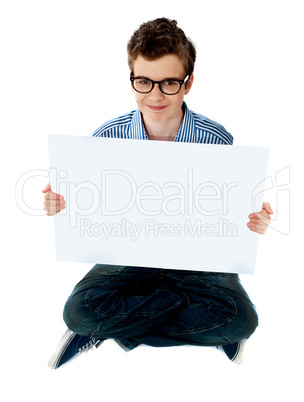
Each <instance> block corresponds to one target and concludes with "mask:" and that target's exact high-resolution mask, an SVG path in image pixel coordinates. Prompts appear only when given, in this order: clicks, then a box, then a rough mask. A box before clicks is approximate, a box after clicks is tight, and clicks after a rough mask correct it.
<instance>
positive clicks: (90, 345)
mask: <svg viewBox="0 0 304 402" xmlns="http://www.w3.org/2000/svg"><path fill="white" fill-rule="evenodd" d="M95 345H96V339H95V338H92V339H91V340H90V342H87V343H86V344H85V345H83V346H82V348H79V349H78V352H77V353H82V352H87V351H88V350H90V349H92V348H94V347H95Z"/></svg>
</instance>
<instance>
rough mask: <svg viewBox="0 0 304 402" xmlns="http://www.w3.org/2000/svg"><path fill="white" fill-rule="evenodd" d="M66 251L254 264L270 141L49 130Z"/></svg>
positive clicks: (125, 259)
mask: <svg viewBox="0 0 304 402" xmlns="http://www.w3.org/2000/svg"><path fill="white" fill-rule="evenodd" d="M49 154H50V181H51V186H52V190H53V191H54V192H56V193H59V194H61V195H63V196H64V197H65V200H66V209H65V210H63V211H62V212H60V213H59V214H57V215H56V216H55V218H54V219H55V239H56V253H57V259H58V260H61V261H75V262H90V263H93V264H95V263H101V264H113V265H126V266H129V265H131V266H141V267H157V268H171V269H184V270H202V271H213V272H232V273H253V272H254V267H255V261H256V253H257V245H258V237H259V235H258V234H257V233H254V232H252V231H250V230H249V228H248V227H247V225H246V224H247V222H248V221H249V219H248V215H249V214H250V213H252V212H256V211H259V210H261V209H262V201H263V199H262V195H263V194H262V192H263V181H264V179H265V175H266V167H267V158H268V149H267V148H256V147H240V146H225V145H208V144H193V143H181V142H165V141H144V140H126V139H109V138H95V137H82V136H63V135H49Z"/></svg>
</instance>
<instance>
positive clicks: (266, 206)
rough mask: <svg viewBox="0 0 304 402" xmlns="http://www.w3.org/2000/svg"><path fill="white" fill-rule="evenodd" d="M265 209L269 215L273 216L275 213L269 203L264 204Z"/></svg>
mask: <svg viewBox="0 0 304 402" xmlns="http://www.w3.org/2000/svg"><path fill="white" fill-rule="evenodd" d="M263 209H265V211H266V212H268V213H269V215H272V214H273V213H274V212H273V210H272V208H271V206H270V204H269V202H263Z"/></svg>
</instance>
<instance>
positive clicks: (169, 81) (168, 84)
mask: <svg viewBox="0 0 304 402" xmlns="http://www.w3.org/2000/svg"><path fill="white" fill-rule="evenodd" d="M163 83H164V85H166V86H168V87H171V86H174V85H179V83H178V82H177V81H173V80H166V81H163Z"/></svg>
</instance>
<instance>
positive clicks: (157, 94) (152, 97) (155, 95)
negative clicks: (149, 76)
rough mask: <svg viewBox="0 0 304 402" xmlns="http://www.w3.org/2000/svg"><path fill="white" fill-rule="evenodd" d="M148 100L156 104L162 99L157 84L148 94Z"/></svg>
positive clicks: (162, 96)
mask: <svg viewBox="0 0 304 402" xmlns="http://www.w3.org/2000/svg"><path fill="white" fill-rule="evenodd" d="M149 99H150V100H151V101H153V102H158V101H161V100H163V99H164V94H163V93H162V91H161V90H160V88H159V85H158V84H155V85H154V88H153V89H152V91H151V92H150V93H149Z"/></svg>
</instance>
